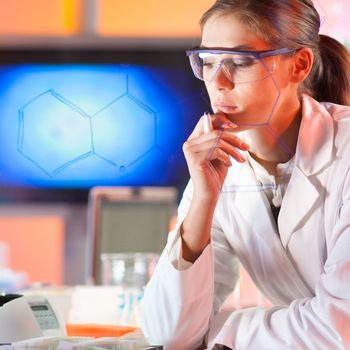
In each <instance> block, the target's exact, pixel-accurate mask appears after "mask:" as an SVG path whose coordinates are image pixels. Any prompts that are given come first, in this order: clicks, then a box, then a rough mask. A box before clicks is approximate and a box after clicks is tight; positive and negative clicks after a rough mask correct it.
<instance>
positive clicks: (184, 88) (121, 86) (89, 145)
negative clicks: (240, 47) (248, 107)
mask: <svg viewBox="0 0 350 350" xmlns="http://www.w3.org/2000/svg"><path fill="white" fill-rule="evenodd" d="M205 108H206V109H207V108H208V107H207V101H206V97H205V95H204V93H203V87H202V86H201V85H199V84H197V82H195V81H194V78H193V77H192V76H191V75H190V74H189V71H186V72H185V71H184V69H183V68H182V67H180V66H178V67H166V66H161V67H157V66H155V65H153V66H152V65H141V64H110V63H108V64H95V63H94V64H91V63H89V64H86V63H84V64H79V63H74V64H52V63H50V64H47V63H45V64H42V63H40V64H37V63H35V64H33V63H30V64H29V63H26V64H24V63H21V64H2V65H0V146H1V147H0V186H2V187H4V186H15V187H16V186H17V187H21V186H22V187H25V186H31V187H39V188H85V189H86V188H90V187H91V186H95V185H128V186H129V185H130V186H133V185H135V186H143V185H160V186H163V185H177V184H179V183H182V182H184V181H187V179H188V173H187V169H186V164H185V160H184V157H183V154H182V144H183V142H184V140H185V139H186V138H187V137H188V135H189V134H190V132H191V130H192V128H193V126H194V125H195V123H196V121H197V120H198V118H199V117H200V115H201V114H202V113H203V112H204V109H205Z"/></svg>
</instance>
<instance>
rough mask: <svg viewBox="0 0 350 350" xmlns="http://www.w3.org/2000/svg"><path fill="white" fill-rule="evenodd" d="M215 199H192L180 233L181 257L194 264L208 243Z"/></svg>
mask: <svg viewBox="0 0 350 350" xmlns="http://www.w3.org/2000/svg"><path fill="white" fill-rule="evenodd" d="M216 203H217V198H213V197H207V198H199V197H198V198H196V197H194V198H193V200H192V202H191V205H190V208H189V211H188V213H187V216H186V218H185V219H184V221H183V223H182V225H181V227H180V233H181V237H182V257H183V258H184V259H185V260H187V261H189V262H192V263H193V262H195V261H196V260H197V259H198V257H199V256H200V255H201V254H202V252H203V250H204V249H205V247H206V246H207V245H208V244H209V242H210V235H211V227H212V221H213V216H214V211H215V207H216Z"/></svg>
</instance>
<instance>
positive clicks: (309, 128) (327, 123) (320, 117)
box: [295, 94, 334, 176]
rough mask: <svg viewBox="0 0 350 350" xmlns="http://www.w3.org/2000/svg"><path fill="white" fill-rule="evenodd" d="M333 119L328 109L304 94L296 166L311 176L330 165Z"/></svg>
mask: <svg viewBox="0 0 350 350" xmlns="http://www.w3.org/2000/svg"><path fill="white" fill-rule="evenodd" d="M333 135H334V127H333V118H332V116H331V114H330V113H329V112H328V111H327V109H326V108H325V107H324V106H323V105H322V104H320V103H319V102H317V101H315V100H314V99H313V98H312V97H310V96H308V95H306V94H304V95H303V97H302V120H301V125H300V130H299V137H298V143H297V148H296V155H295V158H296V159H295V160H296V166H297V167H298V168H299V169H300V170H301V171H302V172H303V173H304V174H305V176H309V175H312V174H315V173H317V172H319V171H320V170H322V169H323V168H324V167H325V166H327V164H329V163H330V161H331V159H332V153H333Z"/></svg>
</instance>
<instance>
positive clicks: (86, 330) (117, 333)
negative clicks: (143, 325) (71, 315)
mask: <svg viewBox="0 0 350 350" xmlns="http://www.w3.org/2000/svg"><path fill="white" fill-rule="evenodd" d="M136 329H137V328H136V327H129V326H110V325H99V324H67V325H66V331H67V335H68V336H80V337H95V338H99V337H121V336H122V335H125V334H127V333H131V332H134V331H135V330H136Z"/></svg>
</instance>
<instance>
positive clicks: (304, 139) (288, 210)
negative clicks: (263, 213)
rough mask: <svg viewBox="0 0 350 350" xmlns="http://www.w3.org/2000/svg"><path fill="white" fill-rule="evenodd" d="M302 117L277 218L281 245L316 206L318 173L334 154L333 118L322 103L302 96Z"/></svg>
mask: <svg viewBox="0 0 350 350" xmlns="http://www.w3.org/2000/svg"><path fill="white" fill-rule="evenodd" d="M302 115H303V117H302V122H301V126H300V131H299V138H298V144H297V149H296V154H295V167H294V169H293V172H292V175H291V178H290V182H289V185H288V187H287V190H286V193H285V195H284V198H283V202H282V206H281V211H280V214H279V218H278V226H279V232H280V236H281V241H282V243H283V245H284V247H286V246H287V244H288V242H289V240H290V238H291V235H292V234H293V233H294V232H295V231H297V230H298V229H299V228H301V227H302V224H303V219H304V218H306V217H308V216H310V215H311V214H312V212H313V211H314V210H315V209H316V207H315V203H316V201H317V199H318V197H319V196H320V192H319V191H320V190H321V189H319V188H318V187H317V181H315V180H317V173H319V172H321V171H323V170H324V169H325V168H327V167H328V166H329V164H330V162H331V159H332V154H333V134H334V126H333V119H332V116H331V115H330V114H329V112H328V111H327V110H326V109H325V107H324V106H322V105H321V104H319V103H318V102H316V101H315V100H313V99H312V98H310V97H309V96H306V95H305V96H304V97H303V114H302Z"/></svg>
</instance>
